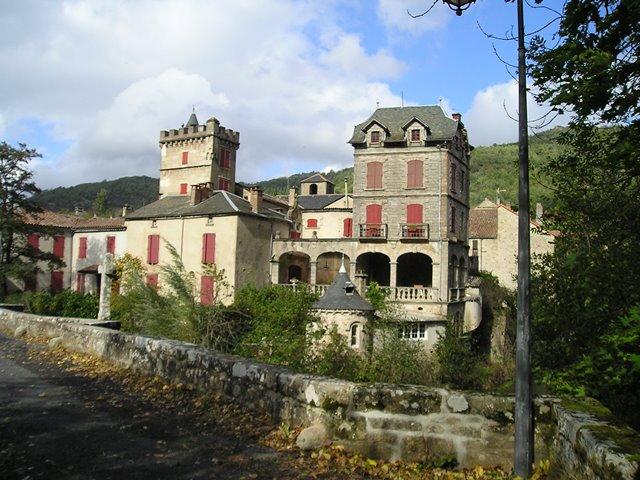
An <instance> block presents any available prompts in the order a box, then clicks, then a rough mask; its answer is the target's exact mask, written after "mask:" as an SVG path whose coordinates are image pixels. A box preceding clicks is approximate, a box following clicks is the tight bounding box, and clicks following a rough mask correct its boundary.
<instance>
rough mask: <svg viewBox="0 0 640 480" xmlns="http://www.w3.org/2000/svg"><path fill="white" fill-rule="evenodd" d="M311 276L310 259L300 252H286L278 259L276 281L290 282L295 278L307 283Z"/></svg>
mask: <svg viewBox="0 0 640 480" xmlns="http://www.w3.org/2000/svg"><path fill="white" fill-rule="evenodd" d="M310 278H311V259H310V258H309V255H307V254H306V253H301V252H287V253H283V254H282V255H280V259H279V260H278V283H291V281H292V280H297V281H299V282H303V283H309V279H310Z"/></svg>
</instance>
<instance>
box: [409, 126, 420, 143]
mask: <svg viewBox="0 0 640 480" xmlns="http://www.w3.org/2000/svg"><path fill="white" fill-rule="evenodd" d="M411 141H412V142H419V141H420V129H418V128H414V129H413V130H411Z"/></svg>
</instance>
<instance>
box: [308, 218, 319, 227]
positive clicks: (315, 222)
mask: <svg viewBox="0 0 640 480" xmlns="http://www.w3.org/2000/svg"><path fill="white" fill-rule="evenodd" d="M307 228H318V220H317V219H316V218H308V219H307Z"/></svg>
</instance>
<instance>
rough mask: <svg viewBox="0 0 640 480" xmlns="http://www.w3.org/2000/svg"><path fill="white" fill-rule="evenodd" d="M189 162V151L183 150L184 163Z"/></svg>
mask: <svg viewBox="0 0 640 480" xmlns="http://www.w3.org/2000/svg"><path fill="white" fill-rule="evenodd" d="M187 163H189V152H182V165H186V164H187Z"/></svg>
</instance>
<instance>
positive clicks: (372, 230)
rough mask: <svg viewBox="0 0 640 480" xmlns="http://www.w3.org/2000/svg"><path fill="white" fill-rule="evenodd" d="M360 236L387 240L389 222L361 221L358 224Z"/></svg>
mask: <svg viewBox="0 0 640 480" xmlns="http://www.w3.org/2000/svg"><path fill="white" fill-rule="evenodd" d="M358 237H359V238H367V239H374V240H385V239H386V238H387V224H386V223H360V224H358Z"/></svg>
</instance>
